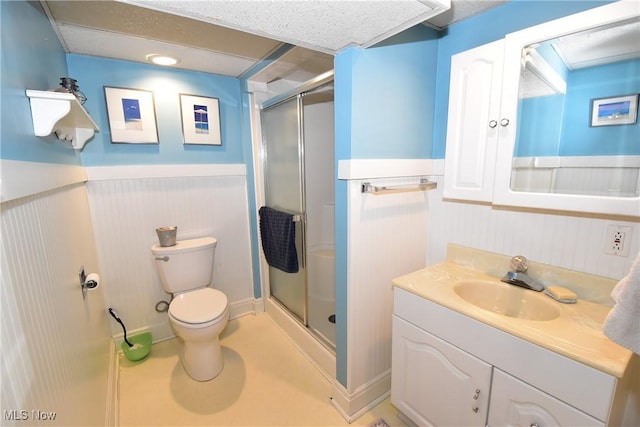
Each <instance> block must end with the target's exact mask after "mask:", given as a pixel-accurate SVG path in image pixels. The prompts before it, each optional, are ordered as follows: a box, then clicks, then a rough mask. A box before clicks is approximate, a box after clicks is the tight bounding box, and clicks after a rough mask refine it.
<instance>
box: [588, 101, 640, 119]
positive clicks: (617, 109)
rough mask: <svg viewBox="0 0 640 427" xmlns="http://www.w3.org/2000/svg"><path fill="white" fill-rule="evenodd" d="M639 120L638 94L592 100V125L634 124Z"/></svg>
mask: <svg viewBox="0 0 640 427" xmlns="http://www.w3.org/2000/svg"><path fill="white" fill-rule="evenodd" d="M637 120H638V94H637V93H636V94H632V95H625V96H617V97H612V98H599V99H594V100H592V105H591V126H592V127H593V126H614V125H632V124H635V123H636V121H637Z"/></svg>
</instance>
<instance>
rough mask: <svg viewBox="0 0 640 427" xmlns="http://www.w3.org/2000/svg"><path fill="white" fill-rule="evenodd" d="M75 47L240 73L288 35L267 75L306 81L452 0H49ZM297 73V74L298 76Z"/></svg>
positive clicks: (456, 6)
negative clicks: (281, 56) (342, 54)
mask: <svg viewBox="0 0 640 427" xmlns="http://www.w3.org/2000/svg"><path fill="white" fill-rule="evenodd" d="M504 2H505V1H502V0H501V1H491V0H452V1H451V8H450V9H449V10H448V11H446V12H444V13H443V14H441V15H438V16H436V17H435V18H431V19H429V20H427V21H426V22H424V23H426V24H428V25H430V26H433V27H435V28H439V29H440V28H444V27H446V26H448V25H450V24H451V23H453V22H456V21H459V20H461V19H465V18H467V17H468V16H471V15H474V14H477V13H480V12H482V11H484V10H486V9H488V8H491V7H495V6H497V5H499V4H501V3H504ZM41 4H42V5H43V7H44V9H45V12H46V13H47V14H48V15H49V18H50V20H51V22H52V24H53V26H54V28H55V29H56V31H57V34H58V37H59V38H60V40H61V43H62V44H63V46H64V48H65V50H66V51H67V52H70V53H77V54H83V55H91V56H98V57H106V58H114V59H123V60H127V61H136V62H146V56H147V55H149V54H166V55H172V56H176V57H178V58H180V63H179V64H177V65H176V67H178V68H183V69H188V70H194V71H203V72H208V73H214V74H222V75H228V76H234V77H237V76H240V75H242V74H243V73H245V72H246V71H247V70H249V69H250V68H251V67H253V66H254V65H255V64H257V63H258V62H260V61H261V60H262V59H264V58H265V57H266V56H267V55H269V54H270V53H271V52H273V51H274V50H275V49H277V48H279V47H281V46H282V45H283V44H286V43H288V44H291V45H295V46H296V47H295V48H294V49H292V50H291V51H289V53H288V54H287V56H286V58H285V60H283V61H281V63H280V64H278V66H277V67H276V68H275V69H274V70H270V72H269V73H267V74H268V75H265V77H264V79H265V80H268V79H278V78H288V77H292V78H295V79H298V81H305V80H306V79H308V78H312V77H315V76H317V75H319V74H321V73H323V72H324V71H327V70H330V69H332V68H333V54H334V53H336V52H338V51H340V50H341V49H344V48H346V47H348V46H351V45H357V46H363V47H365V46H369V45H371V44H373V43H376V42H377V41H381V40H383V39H384V38H386V37H390V36H391V35H393V34H396V33H398V32H400V31H402V30H404V29H406V28H409V27H411V26H413V25H415V24H418V23H421V22H423V21H425V19H427V18H429V17H430V16H432V15H433V14H434V13H435V12H434V10H433V8H432V6H434V5H437V4H445V5H446V4H448V0H266V1H265V0H208V1H195V0H187V1H169V0H126V1H125V0H122V1H114V0H101V1H76V0H74V1H71V0H69V1H64V0H55V1H52V0H50V1H44V0H43V1H41ZM293 76H295V77H293Z"/></svg>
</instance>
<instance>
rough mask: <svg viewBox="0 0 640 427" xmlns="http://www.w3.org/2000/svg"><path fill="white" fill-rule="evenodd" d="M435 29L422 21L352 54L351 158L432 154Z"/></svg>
mask: <svg viewBox="0 0 640 427" xmlns="http://www.w3.org/2000/svg"><path fill="white" fill-rule="evenodd" d="M437 54H438V33H437V32H436V31H435V30H433V29H431V28H428V27H426V26H424V25H418V26H416V27H413V28H411V29H409V30H407V31H405V32H403V33H402V34H400V35H398V36H396V37H393V38H391V39H389V40H388V41H385V42H384V43H381V44H378V45H377V46H374V47H372V48H369V49H354V51H353V52H352V54H351V58H352V60H351V73H352V75H353V80H352V85H351V90H350V91H351V102H352V108H351V140H350V144H351V158H353V159H389V158H391V159H398V158H401V159H424V158H428V157H430V155H431V145H432V144H431V138H432V135H433V110H434V96H435V93H436V86H435V85H436V80H435V76H436V58H437Z"/></svg>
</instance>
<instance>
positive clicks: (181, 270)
mask: <svg viewBox="0 0 640 427" xmlns="http://www.w3.org/2000/svg"><path fill="white" fill-rule="evenodd" d="M216 244H217V241H216V239H214V238H212V237H202V238H199V239H191V240H178V241H177V242H176V244H175V245H174V246H169V247H163V246H160V245H154V246H153V247H152V248H151V252H152V253H153V255H154V257H155V260H156V267H157V268H158V272H159V273H160V280H161V281H162V287H163V288H164V291H165V292H167V293H169V294H172V295H173V299H172V300H171V303H170V304H169V323H170V324H171V327H172V328H173V330H174V331H175V333H176V335H177V336H178V337H180V338H181V339H182V341H183V344H182V354H181V356H182V358H181V359H182V365H183V366H184V369H185V370H186V371H187V374H189V376H190V377H191V378H193V379H194V380H196V381H208V380H210V379H212V378H215V377H216V376H217V375H218V374H219V373H220V372H221V371H222V368H223V366H224V360H223V359H222V349H221V348H220V342H219V341H218V335H220V332H222V330H223V329H224V328H225V326H227V322H228V321H229V303H228V300H227V296H226V295H225V294H224V293H222V292H220V291H219V290H217V289H213V288H210V287H209V285H210V284H211V281H212V280H211V277H212V273H213V259H214V253H215V249H216Z"/></svg>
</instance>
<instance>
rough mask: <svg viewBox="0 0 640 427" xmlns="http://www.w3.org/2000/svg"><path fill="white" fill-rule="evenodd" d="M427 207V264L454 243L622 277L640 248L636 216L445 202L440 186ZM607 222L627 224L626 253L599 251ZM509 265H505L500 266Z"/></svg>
mask: <svg viewBox="0 0 640 427" xmlns="http://www.w3.org/2000/svg"><path fill="white" fill-rule="evenodd" d="M438 181H440V182H441V181H442V177H438ZM429 207H430V209H429V231H428V239H427V240H428V242H429V248H428V258H427V263H428V264H429V265H431V264H435V263H438V262H441V261H444V260H445V258H446V246H447V243H454V244H457V245H462V246H467V247H471V248H476V249H481V250H484V251H489V252H495V253H499V254H503V255H509V256H513V255H524V256H526V257H527V258H528V259H530V260H533V261H537V262H541V263H544V264H550V265H554V266H558V267H562V268H567V269H570V270H575V271H581V272H584V273H589V274H594V275H598V276H603V277H609V278H613V279H621V278H622V277H624V276H625V275H626V274H627V272H628V271H629V269H630V268H631V264H632V262H633V260H634V258H635V256H636V254H638V251H639V248H640V238H639V236H640V224H639V223H638V222H637V221H635V222H631V221H624V220H616V219H609V218H603V217H598V216H596V215H588V214H582V215H581V214H568V215H567V214H563V213H560V212H558V213H551V212H548V213H547V212H532V211H527V210H526V209H508V208H495V207H492V206H490V205H486V204H477V203H464V202H453V201H446V200H442V191H441V190H440V189H437V190H435V191H431V192H429ZM609 224H619V225H624V226H630V227H631V228H632V233H631V239H630V241H629V242H628V243H629V244H630V245H631V249H630V255H629V256H628V257H622V256H617V255H608V254H605V253H604V238H605V233H606V229H607V225H609ZM508 267H509V266H508V265H505V269H507V268H508ZM505 272H506V270H505Z"/></svg>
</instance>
